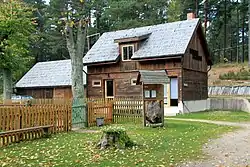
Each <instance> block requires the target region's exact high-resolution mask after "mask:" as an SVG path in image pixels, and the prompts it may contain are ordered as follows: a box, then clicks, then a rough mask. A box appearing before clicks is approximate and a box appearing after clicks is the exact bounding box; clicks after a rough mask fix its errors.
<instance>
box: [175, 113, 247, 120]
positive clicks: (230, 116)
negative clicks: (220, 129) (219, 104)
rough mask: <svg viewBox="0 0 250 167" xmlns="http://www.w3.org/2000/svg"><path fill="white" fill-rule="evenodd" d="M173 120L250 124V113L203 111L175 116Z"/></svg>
mask: <svg viewBox="0 0 250 167" xmlns="http://www.w3.org/2000/svg"><path fill="white" fill-rule="evenodd" d="M174 118H189V119H206V120H215V121H230V122H250V113H247V112H242V111H206V112H205V111H204V112H197V113H190V114H184V115H177V116H175V117H174Z"/></svg>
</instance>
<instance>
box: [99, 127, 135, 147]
mask: <svg viewBox="0 0 250 167" xmlns="http://www.w3.org/2000/svg"><path fill="white" fill-rule="evenodd" d="M133 145H134V143H133V142H132V141H131V140H130V138H129V137H128V135H127V133H126V131H125V129H123V128H114V127H108V128H106V129H104V130H103V134H102V137H101V140H100V141H99V143H98V144H97V147H98V148H100V149H106V148H112V147H113V148H118V149H125V148H127V147H131V146H133Z"/></svg>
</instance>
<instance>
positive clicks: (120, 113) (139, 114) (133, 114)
mask: <svg viewBox="0 0 250 167" xmlns="http://www.w3.org/2000/svg"><path fill="white" fill-rule="evenodd" d="M142 121H143V100H142V99H141V98H118V99H114V105H113V122H114V123H126V122H133V123H142Z"/></svg>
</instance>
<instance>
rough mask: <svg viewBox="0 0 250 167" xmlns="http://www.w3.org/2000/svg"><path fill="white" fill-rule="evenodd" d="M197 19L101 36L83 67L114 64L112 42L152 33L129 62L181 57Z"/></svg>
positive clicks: (115, 52)
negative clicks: (103, 63)
mask: <svg viewBox="0 0 250 167" xmlns="http://www.w3.org/2000/svg"><path fill="white" fill-rule="evenodd" d="M198 23H199V19H193V20H185V21H178V22H173V23H166V24H159V25H154V26H147V27H139V28H134V29H127V30H120V31H114V32H107V33H104V34H103V35H102V36H101V37H100V38H99V40H98V41H97V42H96V43H95V44H94V46H93V47H92V48H91V49H90V50H89V51H88V53H87V54H86V55H85V57H84V58H83V62H84V64H94V63H101V62H112V61H116V60H117V59H118V56H119V47H118V43H115V42H114V40H115V39H121V38H129V37H137V36H141V35H145V34H148V33H152V34H151V35H150V36H149V38H148V39H147V40H146V41H145V42H143V44H142V46H141V47H140V48H139V50H138V51H136V52H135V53H134V55H133V56H132V59H142V58H154V57H161V56H170V55H178V54H184V53H185V51H186V48H187V46H188V44H189V41H190V40H191V37H192V35H193V33H194V30H195V28H196V27H197V25H198Z"/></svg>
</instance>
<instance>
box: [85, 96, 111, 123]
mask: <svg viewBox="0 0 250 167" xmlns="http://www.w3.org/2000/svg"><path fill="white" fill-rule="evenodd" d="M87 104H88V126H95V125H96V118H99V117H103V118H104V124H105V125H107V124H110V123H112V118H113V115H112V110H113V102H112V101H111V100H105V99H88V101H87Z"/></svg>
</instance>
